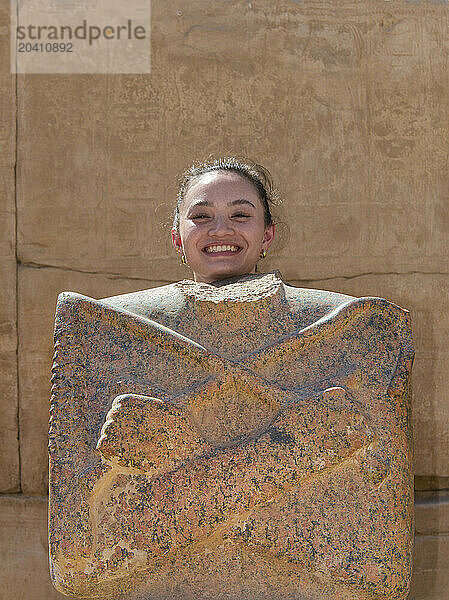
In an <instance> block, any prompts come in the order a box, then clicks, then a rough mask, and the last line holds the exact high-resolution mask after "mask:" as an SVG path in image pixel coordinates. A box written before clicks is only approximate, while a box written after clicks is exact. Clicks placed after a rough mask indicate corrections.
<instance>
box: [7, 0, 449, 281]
mask: <svg viewBox="0 0 449 600" xmlns="http://www.w3.org/2000/svg"><path fill="white" fill-rule="evenodd" d="M446 19H447V7H446V6H443V5H441V4H438V3H435V2H422V3H420V4H419V5H418V4H417V3H415V2H399V1H398V2H381V1H379V0H363V1H359V0H357V1H354V0H343V1H340V2H339V3H338V7H337V6H336V4H335V2H332V1H330V0H323V1H322V2H316V1H314V0H313V1H312V0H303V1H302V2H291V1H287V0H281V1H279V2H276V3H273V2H271V1H270V0H258V1H255V2H246V1H243V0H240V1H234V2H209V1H207V0H194V1H190V2H188V3H187V2H185V1H184V0H170V1H164V2H162V1H158V0H156V1H155V2H153V5H152V47H153V65H152V73H151V75H149V76H148V77H145V76H134V77H133V76H125V77H120V76H117V77H114V76H111V77H108V78H104V77H90V76H85V77H83V76H76V77H70V76H59V77H53V78H49V77H39V76H36V77H32V78H26V79H25V78H24V79H21V80H19V98H20V110H19V115H20V119H19V123H20V130H19V134H20V139H21V145H20V171H19V184H20V185H19V196H18V200H19V208H20V211H19V213H20V214H19V223H20V228H19V252H20V257H21V259H22V261H24V262H27V263H40V264H47V265H59V266H69V267H71V268H76V269H82V270H87V271H98V270H100V271H102V272H109V273H120V274H122V275H123V276H124V277H127V276H133V277H140V278H147V277H148V264H149V262H150V261H151V262H152V264H153V266H154V269H156V271H154V272H153V275H152V278H154V279H159V280H164V281H173V280H177V279H180V278H182V277H183V276H184V272H183V271H182V270H181V268H180V267H179V266H178V264H177V259H176V256H175V254H174V252H173V250H172V248H171V246H170V242H169V239H168V236H167V235H166V232H165V231H164V230H163V229H161V228H160V227H159V226H158V224H159V223H161V222H165V221H166V220H169V218H170V212H171V207H172V205H173V201H174V199H175V191H176V190H175V183H176V182H175V177H176V174H177V173H179V172H180V171H181V170H182V169H183V168H185V167H186V166H187V165H188V164H190V163H191V161H192V160H193V159H196V158H199V157H201V156H204V155H207V154H208V153H210V152H220V153H222V152H224V151H226V152H230V151H234V152H238V153H243V154H248V155H249V156H253V157H254V158H255V159H256V160H258V161H260V162H261V163H262V164H264V165H267V166H268V167H269V168H270V169H272V171H273V173H274V175H275V179H276V180H277V181H279V182H280V184H281V185H282V189H283V192H284V195H285V196H286V198H287V202H286V204H285V209H284V214H283V219H284V221H285V222H286V223H288V224H289V226H290V238H289V241H288V243H287V244H286V245H285V247H284V248H283V249H282V251H280V250H279V251H278V252H277V255H276V257H275V258H273V260H271V259H268V260H267V266H268V269H270V268H279V269H281V271H282V273H283V275H284V276H285V277H286V278H287V279H289V280H290V279H295V278H298V277H301V278H307V277H308V278H317V277H323V278H324V277H334V276H335V275H336V274H341V275H355V274H358V273H366V272H373V271H374V272H379V271H382V272H390V271H393V272H396V271H417V270H418V271H429V272H446V273H447V272H448V268H449V258H448V256H447V252H446V249H445V246H446V236H447V232H448V227H449V217H448V214H447V210H446V207H445V203H446V200H445V195H446V191H445V180H446V172H447V162H446V154H447V152H446V150H447V148H446V146H447V138H448V135H449V131H448V123H447V119H444V118H443V115H446V114H448V112H449V93H448V82H447V71H448V54H447V52H446V49H445V46H444V44H445V39H446V36H447V28H446V25H447V21H446ZM49 214H51V215H52V218H51V219H49V218H48V215H49Z"/></svg>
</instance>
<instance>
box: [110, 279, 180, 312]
mask: <svg viewBox="0 0 449 600" xmlns="http://www.w3.org/2000/svg"><path fill="white" fill-rule="evenodd" d="M101 301H102V302H104V303H105V304H108V305H109V306H111V307H113V308H121V309H124V310H127V311H129V312H131V313H134V314H137V315H141V316H144V317H148V318H155V316H157V315H159V314H165V313H173V312H177V311H178V310H179V309H180V308H181V307H182V304H183V301H184V299H183V296H182V294H181V293H180V292H179V290H178V289H177V288H176V286H175V285H174V284H172V283H171V284H168V285H162V286H159V287H154V288H149V289H147V290H140V291H137V292H131V293H129V294H121V295H119V296H110V297H108V298H102V299H101Z"/></svg>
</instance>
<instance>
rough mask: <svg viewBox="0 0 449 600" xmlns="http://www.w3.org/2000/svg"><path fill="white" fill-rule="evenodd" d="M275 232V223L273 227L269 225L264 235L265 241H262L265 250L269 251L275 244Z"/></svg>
mask: <svg viewBox="0 0 449 600" xmlns="http://www.w3.org/2000/svg"><path fill="white" fill-rule="evenodd" d="M275 230H276V226H275V224H274V223H272V224H271V225H268V227H267V228H266V229H265V233H264V235H263V240H262V243H263V247H264V248H265V250H268V248H269V247H270V246H271V244H272V243H273V240H274V234H275Z"/></svg>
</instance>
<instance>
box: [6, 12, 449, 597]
mask: <svg viewBox="0 0 449 600" xmlns="http://www.w3.org/2000/svg"><path fill="white" fill-rule="evenodd" d="M19 3H20V2H19ZM8 15H9V2H8V1H7V0H0V37H1V46H0V106H1V120H0V148H1V153H0V192H1V206H0V230H1V231H2V236H1V239H0V272H1V281H2V285H1V288H0V309H1V319H0V386H1V390H2V393H1V396H0V401H1V412H2V418H1V421H0V461H1V468H0V494H1V495H0V521H1V523H2V527H1V529H0V531H1V533H0V537H1V539H2V548H3V549H4V554H3V560H2V561H1V565H0V584H1V587H2V594H3V596H2V597H4V598H5V599H6V600H18V599H19V598H26V599H27V600H41V599H42V600H44V599H46V600H47V599H50V598H62V596H61V595H60V594H58V593H57V592H55V591H53V590H52V588H51V585H50V583H49V578H48V575H47V561H46V541H45V540H46V538H45V535H46V534H45V527H46V523H45V521H46V518H45V514H46V494H47V452H46V436H47V420H48V398H49V370H50V365H51V357H52V322H53V315H54V308H55V301H56V296H57V294H58V293H59V292H60V291H62V290H74V291H78V292H81V293H84V294H87V295H89V296H93V297H97V298H99V297H105V296H110V295H113V294H120V293H125V292H128V291H133V290H137V289H144V288H147V287H151V286H156V285H161V284H162V283H164V282H169V281H173V280H176V279H180V278H183V277H185V276H188V272H187V271H185V270H184V268H183V267H181V266H180V265H178V263H177V257H176V255H175V253H174V252H173V251H172V249H171V246H170V242H169V227H167V226H164V224H167V223H169V221H170V214H171V210H172V206H173V200H174V197H175V193H176V176H177V175H178V174H179V173H180V172H181V171H182V170H183V169H184V168H185V167H186V166H188V164H189V163H190V162H191V161H192V159H197V158H201V157H204V156H206V155H208V154H209V153H229V152H235V153H238V154H246V155H248V156H250V157H252V158H254V159H255V160H257V161H259V162H261V163H262V164H264V165H266V166H267V167H268V168H269V169H270V170H271V171H272V173H273V175H274V178H275V180H276V181H277V182H278V183H279V186H280V188H281V192H282V194H283V196H284V197H285V203H284V205H283V207H281V209H280V210H279V211H278V212H279V215H278V218H279V220H280V221H281V223H280V227H279V230H280V232H281V234H282V235H281V236H280V237H281V238H282V240H281V242H282V243H279V244H278V245H277V246H275V247H274V249H273V250H272V251H271V252H270V255H269V257H268V258H267V259H266V260H265V263H264V264H263V267H264V270H270V269H272V268H278V269H280V270H281V272H282V274H283V275H284V277H285V278H286V279H287V280H289V281H291V282H292V283H293V284H294V285H299V286H306V287H318V288H323V289H330V290H334V291H341V292H345V293H349V294H353V295H356V296H360V295H364V296H367V295H373V296H383V297H386V298H388V299H389V300H392V301H393V302H396V303H398V304H399V305H401V306H404V307H407V308H409V309H410V310H411V313H412V318H413V323H414V334H415V344H416V362H415V367H414V402H415V406H414V432H415V464H416V487H417V490H418V492H417V543H416V559H415V577H414V583H413V589H412V592H411V595H410V598H413V599H415V600H418V599H422V600H424V599H426V600H431V599H435V600H445V599H446V598H447V599H449V394H448V391H447V390H448V386H447V383H446V376H447V373H448V371H449V354H448V351H447V337H448V333H449V324H448V319H447V314H448V310H449V293H448V292H449V277H448V274H449V252H448V234H449V193H448V188H447V185H448V181H447V169H448V150H447V140H448V133H449V132H448V120H447V115H448V114H449V81H448V72H449V70H448V59H449V6H448V2H447V1H445V0H438V1H437V0H432V1H425V0H423V1H420V0H409V1H406V0H391V1H388V2H387V1H386V0H359V1H349V0H340V1H337V0H334V1H332V0H321V1H318V0H317V1H312V0H303V1H302V2H301V1H293V0H288V1H287V0H278V1H276V2H272V1H270V0H251V1H247V0H238V1H237V0H229V1H227V2H223V1H218V0H190V1H187V0H152V40H151V44H152V72H151V74H149V75H134V76H133V75H120V76H119V75H115V76H114V75H70V76H69V75H52V76H46V75H28V76H23V75H20V76H17V77H14V76H13V75H10V74H9V46H8V44H9V42H8V36H9V31H8V20H9V19H8ZM261 266H262V265H261Z"/></svg>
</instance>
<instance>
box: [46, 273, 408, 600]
mask: <svg viewBox="0 0 449 600" xmlns="http://www.w3.org/2000/svg"><path fill="white" fill-rule="evenodd" d="M407 314H408V313H407V311H404V310H403V309H401V308H399V307H398V306H397V305H394V304H391V303H389V302H387V301H385V300H382V299H379V298H377V299H376V298H368V299H363V298H362V299H356V298H352V297H350V296H344V295H341V294H333V293H331V292H322V291H318V290H304V289H302V290H300V289H297V288H293V287H291V286H287V285H284V283H283V282H282V280H281V279H279V278H278V276H277V275H276V274H266V275H263V276H257V275H253V276H247V277H243V278H240V279H239V280H238V281H233V282H231V281H228V282H221V283H220V285H219V286H214V285H209V284H197V283H194V282H192V281H184V282H179V283H177V284H173V285H169V286H163V287H160V288H156V289H153V290H147V291H142V292H137V293H134V294H128V295H123V296H119V297H109V298H105V299H104V300H103V301H97V300H92V299H91V298H88V297H86V296H82V295H79V294H74V293H64V294H61V295H60V297H59V300H58V307H57V314H56V330H55V332H56V333H55V357H54V367H53V370H54V374H53V395H52V414H51V428H50V456H51V469H50V474H51V479H50V556H51V565H52V577H53V580H54V583H55V585H56V586H57V587H58V589H60V590H62V591H64V592H65V593H67V594H70V595H74V596H77V597H82V598H96V597H99V596H100V597H102V598H103V599H106V598H111V599H114V600H116V599H119V598H123V599H125V598H126V599H130V598H139V599H140V600H142V599H149V598H154V597H157V598H161V599H164V598H165V599H172V598H173V599H174V598H175V597H176V598H179V597H180V596H182V597H188V598H192V599H196V598H204V597H214V598H216V599H217V600H219V599H230V598H235V597H245V598H249V599H253V598H254V599H255V598H257V599H268V598H270V599H273V600H276V599H280V598H290V597H291V598H293V597H294V598H296V599H301V600H306V599H307V600H309V599H310V598H314V599H316V600H318V599H323V600H324V599H326V600H331V599H335V600H337V599H338V600H345V599H347V600H350V599H351V600H355V599H360V600H362V599H363V600H368V599H371V598H372V597H373V595H374V596H376V597H378V598H388V599H389V600H393V599H396V600H400V599H401V600H402V599H404V598H405V597H406V596H407V592H408V583H409V579H410V571H411V550H412V531H413V529H412V526H413V518H412V510H413V509H412V505H413V493H412V486H413V477H412V465H411V441H412V440H411V431H410V429H409V419H410V413H409V410H410V407H409V404H408V376H409V370H410V368H411V362H412V359H413V348H412V345H411V338H410V329H409V325H408V318H407ZM218 580H219V581H220V586H219V587H217V581H218Z"/></svg>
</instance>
